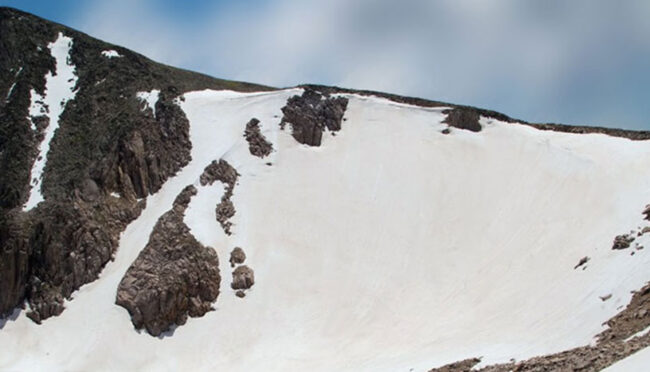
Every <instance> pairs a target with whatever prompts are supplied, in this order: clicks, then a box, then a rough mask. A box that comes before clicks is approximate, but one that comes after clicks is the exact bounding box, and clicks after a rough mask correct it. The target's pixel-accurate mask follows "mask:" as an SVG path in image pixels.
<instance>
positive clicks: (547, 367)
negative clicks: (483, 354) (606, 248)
mask: <svg viewBox="0 0 650 372" xmlns="http://www.w3.org/2000/svg"><path fill="white" fill-rule="evenodd" d="M604 297H606V298H605V300H606V299H608V298H610V297H611V295H608V296H604ZM601 299H603V298H601ZM605 325H607V327H608V328H607V329H606V330H604V331H603V332H601V333H600V334H599V335H597V336H596V342H595V343H594V344H592V345H587V346H582V347H577V348H574V349H570V350H566V351H563V352H560V353H556V354H550V355H543V356H538V357H534V358H530V359H528V360H523V361H518V362H515V361H513V362H510V363H502V364H494V365H490V366H486V367H483V368H478V369H476V368H475V369H473V370H474V371H478V372H511V371H518V372H524V371H528V372H537V371H589V372H596V371H600V370H602V369H604V368H606V367H608V366H610V365H612V364H613V363H615V362H616V361H618V360H621V359H623V358H625V357H627V356H629V355H631V354H633V353H635V352H637V351H639V350H641V349H643V348H646V347H649V346H650V333H646V334H643V335H639V336H635V335H636V334H637V333H638V332H641V331H643V330H644V329H646V328H647V327H648V326H650V284H647V285H646V286H644V287H643V288H642V289H640V290H639V291H636V292H634V295H633V296H632V300H631V301H630V303H629V304H628V305H627V307H626V308H625V309H624V310H623V311H621V312H620V313H618V314H617V315H616V316H614V317H613V318H611V319H610V320H608V321H607V322H606V323H605ZM479 361H480V359H478V358H473V359H467V360H464V361H461V362H456V363H452V364H448V365H446V366H443V367H439V368H434V369H431V370H430V372H443V371H444V372H461V371H469V370H470V369H471V368H472V367H473V366H474V365H475V364H477V363H478V362H479ZM468 368H469V369H468Z"/></svg>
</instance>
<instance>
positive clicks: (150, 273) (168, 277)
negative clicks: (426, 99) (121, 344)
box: [115, 185, 221, 336]
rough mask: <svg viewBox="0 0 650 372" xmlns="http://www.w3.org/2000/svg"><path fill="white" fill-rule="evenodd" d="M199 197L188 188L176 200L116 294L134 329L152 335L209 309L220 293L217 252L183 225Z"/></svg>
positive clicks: (194, 189)
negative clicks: (199, 240)
mask: <svg viewBox="0 0 650 372" xmlns="http://www.w3.org/2000/svg"><path fill="white" fill-rule="evenodd" d="M195 194H196V188H194V186H191V185H190V186H188V187H186V188H185V189H184V190H183V191H182V192H181V193H180V194H179V195H178V196H177V198H176V200H175V202H174V206H173V208H172V209H171V210H170V211H168V212H167V213H165V214H164V215H163V216H161V217H160V219H159V220H158V222H157V223H156V225H155V227H154V229H153V232H152V233H151V236H150V238H149V243H148V244H147V246H146V247H145V248H144V249H143V250H142V252H141V253H140V254H139V255H138V258H137V259H136V260H135V261H134V262H133V264H132V265H131V266H130V267H129V269H128V270H127V272H126V274H125V275H124V278H122V281H121V282H120V284H119V287H118V290H117V298H116V301H115V302H116V304H118V305H120V306H122V307H124V308H126V309H127V310H128V311H129V314H130V315H131V321H132V322H133V325H134V326H135V327H136V328H138V329H140V328H145V329H146V330H147V332H149V333H150V334H152V335H154V336H158V335H160V334H161V333H163V332H165V331H167V330H169V329H170V328H171V327H172V326H174V325H182V324H184V323H185V321H186V320H187V317H188V316H190V317H200V316H202V315H203V314H205V313H206V312H208V311H210V310H211V309H212V303H213V302H214V301H215V300H216V299H217V296H218V295H219V285H220V282H221V277H220V275H219V260H218V258H217V254H216V252H215V251H214V249H212V248H210V247H205V246H203V245H202V244H201V243H199V242H198V241H197V240H196V239H195V238H194V236H193V235H192V234H191V232H190V229H189V228H188V227H187V225H185V223H184V222H183V216H184V213H185V209H186V208H187V205H188V204H189V202H190V200H191V197H192V196H193V195H195Z"/></svg>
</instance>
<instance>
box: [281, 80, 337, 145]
mask: <svg viewBox="0 0 650 372" xmlns="http://www.w3.org/2000/svg"><path fill="white" fill-rule="evenodd" d="M347 107H348V99H347V98H345V97H330V96H329V95H324V94H323V93H320V92H319V91H317V90H314V89H310V88H306V89H305V91H304V92H303V94H302V95H301V96H293V97H291V98H289V99H288V100H287V104H286V106H284V107H283V108H282V113H283V114H284V116H283V117H282V121H281V122H280V127H281V128H282V129H284V128H285V126H286V124H289V125H290V126H291V135H292V136H293V138H295V139H296V141H298V142H300V143H302V144H305V145H309V146H320V144H321V140H322V138H323V131H325V130H329V131H332V132H336V131H339V130H341V121H342V120H343V115H344V114H345V110H346V108H347Z"/></svg>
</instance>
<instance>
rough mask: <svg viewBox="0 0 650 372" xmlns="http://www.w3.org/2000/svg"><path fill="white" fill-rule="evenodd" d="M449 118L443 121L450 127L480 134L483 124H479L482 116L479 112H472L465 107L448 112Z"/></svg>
mask: <svg viewBox="0 0 650 372" xmlns="http://www.w3.org/2000/svg"><path fill="white" fill-rule="evenodd" d="M445 113H446V114H447V117H446V118H445V120H443V123H446V124H447V125H449V126H450V127H454V128H458V129H466V130H469V131H472V132H480V131H481V124H479V122H478V121H479V119H480V115H479V112H478V111H477V110H472V109H470V108H465V107H456V108H453V109H451V110H446V111H445Z"/></svg>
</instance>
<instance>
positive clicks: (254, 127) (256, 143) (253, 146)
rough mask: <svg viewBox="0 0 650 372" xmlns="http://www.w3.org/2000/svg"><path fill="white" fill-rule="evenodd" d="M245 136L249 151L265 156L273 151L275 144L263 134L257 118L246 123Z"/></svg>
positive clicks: (255, 154)
mask: <svg viewBox="0 0 650 372" xmlns="http://www.w3.org/2000/svg"><path fill="white" fill-rule="evenodd" d="M244 138H246V141H248V151H250V153H251V155H254V156H257V157H258V158H263V157H265V156H268V155H269V154H270V153H271V151H273V145H272V144H271V142H269V141H267V140H266V138H265V137H264V135H263V134H262V132H261V130H260V121H259V120H258V119H256V118H253V119H251V120H250V121H249V122H248V123H247V124H246V129H245V130H244Z"/></svg>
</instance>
